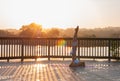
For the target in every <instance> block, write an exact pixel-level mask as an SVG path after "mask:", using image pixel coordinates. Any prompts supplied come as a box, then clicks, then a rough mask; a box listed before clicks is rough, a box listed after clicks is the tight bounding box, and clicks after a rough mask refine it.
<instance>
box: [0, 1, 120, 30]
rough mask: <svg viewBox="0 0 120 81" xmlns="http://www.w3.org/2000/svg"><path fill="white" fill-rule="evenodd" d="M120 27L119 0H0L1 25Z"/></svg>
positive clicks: (0, 27) (16, 27)
mask: <svg viewBox="0 0 120 81" xmlns="http://www.w3.org/2000/svg"><path fill="white" fill-rule="evenodd" d="M32 22H35V23H37V24H40V25H42V26H43V27H46V28H47V27H61V28H65V27H76V26H77V25H79V26H80V27H86V28H91V27H106V26H117V27H118V26H119V27H120V0H0V29H2V28H4V29H6V28H14V29H19V28H20V27H21V26H22V25H26V24H30V23H32Z"/></svg>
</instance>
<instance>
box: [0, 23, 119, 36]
mask: <svg viewBox="0 0 120 81" xmlns="http://www.w3.org/2000/svg"><path fill="white" fill-rule="evenodd" d="M74 28H75V27H74ZM74 28H72V27H71V28H66V29H62V28H57V27H56V28H49V29H44V28H43V27H42V25H39V24H36V23H31V24H29V25H23V26H22V27H21V28H20V29H19V30H15V29H14V30H13V29H6V30H0V37H33V38H34V37H41V38H51V37H52V38H59V37H64V38H67V37H73V34H74ZM78 37H81V38H83V37H85V38H120V27H104V28H94V29H86V28H80V29H79V31H78Z"/></svg>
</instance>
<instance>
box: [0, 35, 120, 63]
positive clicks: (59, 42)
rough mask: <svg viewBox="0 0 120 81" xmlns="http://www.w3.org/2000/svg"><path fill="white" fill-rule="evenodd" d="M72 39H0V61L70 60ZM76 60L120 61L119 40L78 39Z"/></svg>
mask: <svg viewBox="0 0 120 81" xmlns="http://www.w3.org/2000/svg"><path fill="white" fill-rule="evenodd" d="M71 47H72V38H17V37H14V38H13V37H12V38H11V37H0V60H1V59H6V60H8V61H9V59H21V61H23V59H27V58H31V59H36V58H48V59H49V60H50V58H71V55H70V51H71ZM76 54H77V57H78V58H92V59H95V58H100V59H102V58H103V59H109V61H110V59H118V60H119V59H120V38H78V47H77V53H76Z"/></svg>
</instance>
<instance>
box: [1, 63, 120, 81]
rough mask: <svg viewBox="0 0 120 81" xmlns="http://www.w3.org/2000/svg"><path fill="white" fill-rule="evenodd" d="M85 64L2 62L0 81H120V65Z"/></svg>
mask: <svg viewBox="0 0 120 81" xmlns="http://www.w3.org/2000/svg"><path fill="white" fill-rule="evenodd" d="M85 63H86V67H77V68H70V67H69V64H70V61H42V62H24V63H23V64H21V63H20V62H10V63H7V62H0V81H120V78H119V76H120V63H113V62H112V63H108V62H96V61H86V62H85Z"/></svg>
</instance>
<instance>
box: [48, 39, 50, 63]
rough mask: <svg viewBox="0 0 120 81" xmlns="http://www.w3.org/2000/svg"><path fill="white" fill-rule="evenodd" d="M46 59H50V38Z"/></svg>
mask: <svg viewBox="0 0 120 81" xmlns="http://www.w3.org/2000/svg"><path fill="white" fill-rule="evenodd" d="M48 60H49V61H50V40H48Z"/></svg>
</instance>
